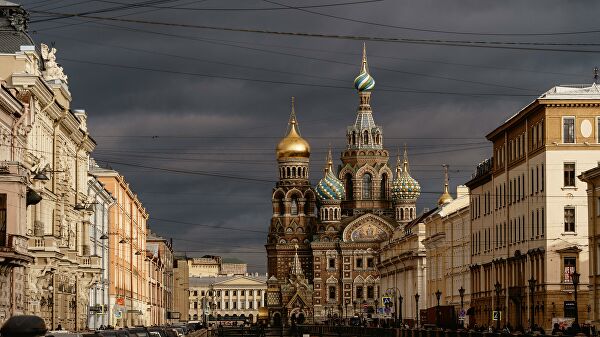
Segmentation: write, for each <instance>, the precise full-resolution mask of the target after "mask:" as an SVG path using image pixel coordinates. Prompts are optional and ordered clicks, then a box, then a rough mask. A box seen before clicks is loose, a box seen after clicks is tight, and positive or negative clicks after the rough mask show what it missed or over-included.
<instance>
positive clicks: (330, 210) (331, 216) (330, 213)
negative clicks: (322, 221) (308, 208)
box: [328, 208, 333, 220]
mask: <svg viewBox="0 0 600 337" xmlns="http://www.w3.org/2000/svg"><path fill="white" fill-rule="evenodd" d="M328 218H329V220H333V209H331V208H330V209H329V216H328Z"/></svg>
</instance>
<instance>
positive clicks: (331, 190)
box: [316, 151, 346, 201]
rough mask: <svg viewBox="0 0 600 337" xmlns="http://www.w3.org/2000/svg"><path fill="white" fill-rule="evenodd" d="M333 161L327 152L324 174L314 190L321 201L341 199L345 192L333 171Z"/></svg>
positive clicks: (342, 184)
mask: <svg viewBox="0 0 600 337" xmlns="http://www.w3.org/2000/svg"><path fill="white" fill-rule="evenodd" d="M332 166H333V162H332V160H331V151H330V152H329V156H328V160H327V167H326V168H325V176H324V177H323V178H322V179H321V180H319V183H318V184H317V187H316V191H317V196H318V198H319V200H321V201H327V200H329V201H337V200H339V201H341V200H342V199H343V198H344V195H345V194H346V191H345V188H344V183H343V182H342V181H341V180H339V179H338V178H337V177H336V176H335V174H334V173H333V169H332Z"/></svg>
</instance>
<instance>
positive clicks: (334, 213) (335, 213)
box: [333, 208, 339, 220]
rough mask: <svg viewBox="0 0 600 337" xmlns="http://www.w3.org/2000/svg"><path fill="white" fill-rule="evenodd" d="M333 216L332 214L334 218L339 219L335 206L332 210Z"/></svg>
mask: <svg viewBox="0 0 600 337" xmlns="http://www.w3.org/2000/svg"><path fill="white" fill-rule="evenodd" d="M333 216H334V220H337V219H339V215H338V209H337V208H336V209H335V210H334V211H333Z"/></svg>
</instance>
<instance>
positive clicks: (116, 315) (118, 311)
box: [115, 310, 123, 319]
mask: <svg viewBox="0 0 600 337" xmlns="http://www.w3.org/2000/svg"><path fill="white" fill-rule="evenodd" d="M115 318H116V319H120V318H123V311H121V310H115Z"/></svg>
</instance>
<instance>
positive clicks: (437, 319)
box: [435, 289, 442, 328]
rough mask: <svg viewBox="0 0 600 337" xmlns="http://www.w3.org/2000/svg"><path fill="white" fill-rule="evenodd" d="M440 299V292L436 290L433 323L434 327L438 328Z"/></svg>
mask: <svg viewBox="0 0 600 337" xmlns="http://www.w3.org/2000/svg"><path fill="white" fill-rule="evenodd" d="M441 297H442V292H441V291H440V290H439V289H438V290H437V291H436V292H435V298H437V307H436V308H435V323H436V326H437V327H438V328H439V327H440V298H441Z"/></svg>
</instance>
